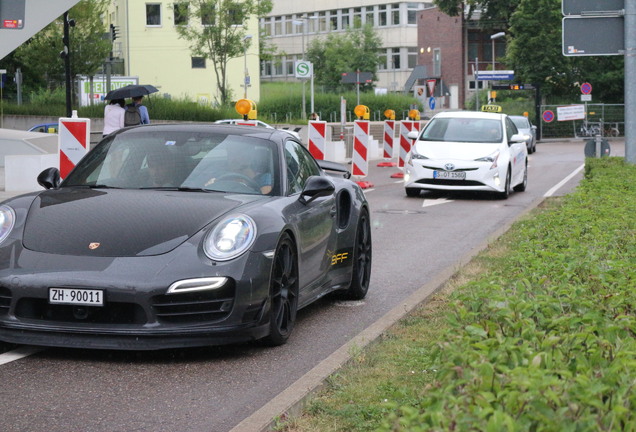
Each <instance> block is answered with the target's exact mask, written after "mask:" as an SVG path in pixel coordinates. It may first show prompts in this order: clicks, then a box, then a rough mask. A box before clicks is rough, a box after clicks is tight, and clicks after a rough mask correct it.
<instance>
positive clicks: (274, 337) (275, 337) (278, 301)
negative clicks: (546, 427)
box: [265, 234, 298, 346]
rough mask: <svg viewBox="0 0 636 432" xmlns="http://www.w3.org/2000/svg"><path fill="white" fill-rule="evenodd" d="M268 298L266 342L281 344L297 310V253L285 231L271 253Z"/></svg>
mask: <svg viewBox="0 0 636 432" xmlns="http://www.w3.org/2000/svg"><path fill="white" fill-rule="evenodd" d="M270 302H271V308H270V311H271V312H270V314H271V315H270V321H269V335H268V336H267V337H266V338H265V342H266V343H267V344H268V345H270V346H277V345H283V344H284V343H285V342H287V339H288V338H289V335H290V334H291V332H292V329H293V328H294V323H295V322H296V312H297V310H298V257H297V255H296V248H295V247H294V242H293V241H292V239H291V238H290V237H289V234H284V235H283V237H282V238H281V240H280V242H279V243H278V246H277V247H276V253H275V254H274V263H273V267H272V274H271V277H270Z"/></svg>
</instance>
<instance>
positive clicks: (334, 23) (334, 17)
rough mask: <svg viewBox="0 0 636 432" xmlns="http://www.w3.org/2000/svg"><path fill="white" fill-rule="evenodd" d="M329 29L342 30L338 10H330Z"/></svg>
mask: <svg viewBox="0 0 636 432" xmlns="http://www.w3.org/2000/svg"><path fill="white" fill-rule="evenodd" d="M329 30H340V27H338V11H337V10H332V11H329Z"/></svg>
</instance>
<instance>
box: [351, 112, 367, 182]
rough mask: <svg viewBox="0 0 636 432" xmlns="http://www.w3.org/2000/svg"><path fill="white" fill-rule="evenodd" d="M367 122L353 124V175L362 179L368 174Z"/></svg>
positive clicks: (360, 121) (357, 121)
mask: <svg viewBox="0 0 636 432" xmlns="http://www.w3.org/2000/svg"><path fill="white" fill-rule="evenodd" d="M368 151H369V122H368V121H366V120H356V121H354V122H353V157H352V160H351V164H352V166H353V171H352V173H353V175H354V176H360V177H364V176H366V175H367V173H368V172H369V160H368Z"/></svg>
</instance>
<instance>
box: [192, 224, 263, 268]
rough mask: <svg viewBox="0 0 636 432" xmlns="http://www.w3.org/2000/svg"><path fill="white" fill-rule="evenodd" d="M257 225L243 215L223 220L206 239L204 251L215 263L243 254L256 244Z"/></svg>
mask: <svg viewBox="0 0 636 432" xmlns="http://www.w3.org/2000/svg"><path fill="white" fill-rule="evenodd" d="M255 239H256V224H255V223H254V220H253V219H252V218H251V217H249V216H247V215H243V214H238V215H231V216H228V217H226V218H224V219H223V220H221V221H220V222H219V223H218V224H217V225H216V226H215V227H214V228H213V229H212V230H211V231H210V232H209V233H208V234H207V236H206V237H205V241H204V242H203V251H204V252H205V254H206V255H207V256H208V258H210V259H213V260H215V261H228V260H231V259H234V258H236V257H237V256H239V255H241V254H243V253H244V252H245V251H246V250H248V249H249V248H250V246H252V244H254V240H255Z"/></svg>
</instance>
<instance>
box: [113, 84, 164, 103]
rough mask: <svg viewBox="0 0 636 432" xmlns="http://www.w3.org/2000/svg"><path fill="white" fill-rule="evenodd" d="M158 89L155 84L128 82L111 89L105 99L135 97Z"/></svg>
mask: <svg viewBox="0 0 636 432" xmlns="http://www.w3.org/2000/svg"><path fill="white" fill-rule="evenodd" d="M158 91H159V90H158V89H157V88H156V87H155V86H152V85H150V84H128V85H127V86H125V87H122V88H118V89H116V90H111V91H109V92H108V94H106V96H105V97H104V99H106V100H113V99H126V98H133V97H137V96H146V95H149V94H150V93H155V92H158Z"/></svg>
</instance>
